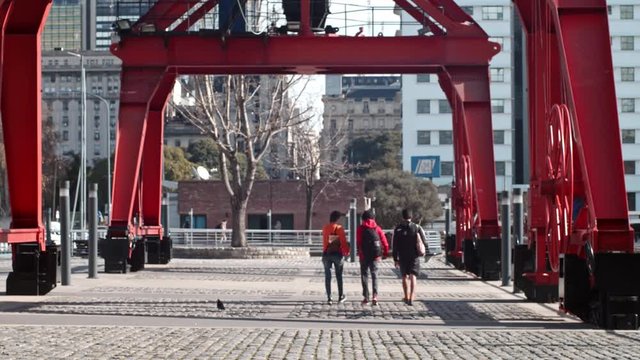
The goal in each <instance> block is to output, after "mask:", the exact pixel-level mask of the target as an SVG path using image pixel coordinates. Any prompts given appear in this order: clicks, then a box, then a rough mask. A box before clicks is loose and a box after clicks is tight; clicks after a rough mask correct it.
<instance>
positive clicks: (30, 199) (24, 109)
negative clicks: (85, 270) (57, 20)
mask: <svg viewBox="0 0 640 360" xmlns="http://www.w3.org/2000/svg"><path fill="white" fill-rule="evenodd" d="M11 3H12V7H11ZM10 7H11V11H10V12H9V8H10ZM50 7H51V0H35V1H16V2H6V1H5V2H3V3H2V5H1V7H0V11H1V12H2V13H0V16H1V17H4V19H0V20H4V21H3V22H4V36H2V46H3V51H2V75H1V76H0V78H1V79H2V89H1V90H0V93H1V94H2V103H1V104H0V111H1V113H2V124H3V132H4V146H5V154H6V161H7V178H8V182H9V194H10V204H11V214H12V222H11V230H9V231H8V232H3V234H2V235H3V237H4V239H5V240H6V241H8V242H9V243H35V242H37V243H39V245H40V250H42V251H44V250H45V244H44V229H43V224H42V142H41V138H42V137H41V136H42V127H41V100H40V99H41V96H40V87H41V75H40V67H41V64H40V63H41V57H40V34H41V32H42V28H43V27H44V22H45V19H46V17H47V14H48V13H49V8H50ZM3 15H4V16H3Z"/></svg>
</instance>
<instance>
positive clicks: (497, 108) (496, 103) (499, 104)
mask: <svg viewBox="0 0 640 360" xmlns="http://www.w3.org/2000/svg"><path fill="white" fill-rule="evenodd" d="M491 112H492V113H494V114H504V99H498V100H491Z"/></svg>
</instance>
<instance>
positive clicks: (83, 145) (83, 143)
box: [55, 48, 87, 230]
mask: <svg viewBox="0 0 640 360" xmlns="http://www.w3.org/2000/svg"><path fill="white" fill-rule="evenodd" d="M55 50H56V51H61V52H64V53H66V54H69V55H71V56H75V57H77V58H79V59H80V93H81V102H80V104H81V105H80V109H81V122H80V133H81V135H80V176H79V179H78V181H79V182H80V230H84V229H85V227H86V226H85V221H86V216H85V210H86V209H85V207H86V205H85V204H86V203H87V202H86V196H87V194H86V193H87V75H86V72H85V68H84V56H83V55H82V54H79V53H75V52H72V51H68V50H64V49H63V48H56V49H55ZM71 217H72V220H71V227H72V228H73V224H74V220H73V218H74V217H75V201H74V211H73V213H72V215H71Z"/></svg>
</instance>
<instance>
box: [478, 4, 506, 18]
mask: <svg viewBox="0 0 640 360" xmlns="http://www.w3.org/2000/svg"><path fill="white" fill-rule="evenodd" d="M503 19H504V14H503V8H502V6H483V7H482V20H503Z"/></svg>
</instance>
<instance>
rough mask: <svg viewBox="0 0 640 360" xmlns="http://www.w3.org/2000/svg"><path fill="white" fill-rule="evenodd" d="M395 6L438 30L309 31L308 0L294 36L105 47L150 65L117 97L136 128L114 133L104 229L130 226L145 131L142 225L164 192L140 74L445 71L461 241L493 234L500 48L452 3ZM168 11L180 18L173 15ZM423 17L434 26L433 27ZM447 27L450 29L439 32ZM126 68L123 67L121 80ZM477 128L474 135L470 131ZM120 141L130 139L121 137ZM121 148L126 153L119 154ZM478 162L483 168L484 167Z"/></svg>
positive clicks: (164, 6) (141, 40) (164, 37)
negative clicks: (492, 64)
mask: <svg viewBox="0 0 640 360" xmlns="http://www.w3.org/2000/svg"><path fill="white" fill-rule="evenodd" d="M208 4H209V5H208V6H210V7H213V6H214V5H215V4H213V2H209V3H208ZM397 4H398V5H399V6H401V7H402V8H403V9H405V10H407V11H408V12H409V13H410V14H412V15H413V16H414V17H416V19H417V20H418V21H421V22H422V23H423V24H424V25H426V26H429V27H430V29H431V31H432V32H433V33H434V34H436V35H440V36H411V37H409V36H407V37H399V38H398V37H395V38H384V37H377V38H371V37H369V38H367V37H359V38H350V37H335V36H331V37H329V36H326V37H325V36H312V34H311V29H310V20H309V13H308V11H305V9H309V2H308V0H307V1H303V2H301V7H302V18H301V30H300V33H299V35H298V36H246V35H243V36H242V37H234V36H224V37H222V36H220V35H219V34H218V35H213V34H198V35H195V34H194V35H195V36H185V35H181V36H177V35H178V34H176V36H172V35H173V34H174V32H168V33H163V34H144V36H135V34H123V35H125V36H123V39H122V41H121V42H120V43H119V44H114V45H113V46H112V48H111V50H112V52H113V53H114V54H115V55H116V56H118V57H119V58H120V59H122V61H123V64H124V66H123V67H124V69H125V72H127V71H128V70H126V69H137V70H136V72H137V73H139V72H140V71H141V70H140V69H144V68H147V67H151V68H153V69H154V70H153V74H152V75H148V76H147V79H146V80H144V76H138V78H137V79H135V80H133V81H131V82H130V83H129V84H126V83H124V82H123V86H122V99H123V101H122V102H121V103H122V104H123V105H124V106H122V105H121V117H120V127H121V128H124V127H128V126H130V127H132V129H133V130H134V131H132V133H133V134H137V135H133V134H132V135H130V136H129V138H128V139H124V138H120V139H119V141H118V147H120V146H121V144H122V146H128V147H129V148H130V149H127V150H123V149H120V148H118V149H117V150H116V165H115V174H114V209H113V212H114V216H113V222H112V224H111V227H110V229H113V230H114V231H115V230H116V229H129V230H133V228H132V225H131V223H130V221H129V220H128V219H131V218H132V216H133V209H134V208H137V207H138V206H137V205H136V203H135V201H134V200H135V199H134V198H133V196H134V193H136V192H137V190H135V188H136V186H137V185H136V184H138V182H137V181H138V180H137V179H136V176H137V174H134V173H135V172H136V169H140V161H139V159H138V160H137V161H136V160H135V157H134V156H131V155H132V154H135V153H138V154H142V153H141V152H140V151H139V148H140V145H136V144H141V141H145V139H146V141H145V148H144V158H145V163H144V165H143V167H142V172H143V176H144V189H142V194H143V200H142V214H143V224H144V226H143V227H142V228H141V229H143V228H145V227H146V226H147V225H150V226H155V223H156V222H157V216H156V214H157V213H156V209H159V204H160V197H159V196H158V195H159V193H158V192H157V191H156V186H155V185H153V186H151V190H149V185H150V183H154V184H156V183H157V182H158V181H154V180H151V179H152V178H153V177H154V176H156V175H153V174H159V172H158V171H157V168H156V165H157V164H158V162H157V161H156V160H152V161H151V163H150V164H149V163H148V161H149V158H151V159H155V156H151V157H148V155H149V154H152V153H154V151H156V150H157V149H158V147H157V144H156V145H154V146H152V145H150V140H151V139H152V135H151V131H152V130H151V129H152V125H151V122H152V121H155V118H157V117H158V114H156V113H155V111H154V110H153V109H152V107H153V106H152V105H150V107H149V108H148V109H146V110H147V111H148V113H147V115H144V114H143V106H142V104H143V103H144V102H145V101H147V102H149V101H150V99H151V97H152V96H155V95H152V94H151V93H152V91H151V89H150V86H146V88H145V90H142V91H141V90H139V89H137V88H139V87H142V86H143V84H142V83H143V82H144V81H148V82H150V83H153V84H157V83H158V82H159V81H161V80H160V79H161V76H160V75H159V73H158V71H160V69H165V70H166V71H167V74H175V73H177V74H255V73H271V74H292V73H303V74H329V73H390V72H391V73H429V72H431V73H438V72H442V71H443V69H444V72H443V74H444V77H442V79H444V80H442V81H441V84H442V86H443V89H445V92H448V93H449V95H448V97H449V99H450V101H452V100H453V103H452V108H453V109H455V111H454V123H455V124H454V133H455V136H454V139H455V143H456V149H458V150H459V151H456V156H455V157H456V164H457V165H459V164H465V165H463V167H464V168H465V169H466V172H465V171H463V170H462V169H458V171H459V172H458V173H459V174H466V175H465V176H462V177H460V178H459V179H458V180H457V182H458V186H457V190H456V192H457V193H458V194H459V196H458V197H459V198H460V199H463V200H462V201H460V202H459V204H460V205H461V206H457V207H456V209H457V210H456V213H457V214H458V216H459V219H462V218H463V217H464V218H465V219H466V220H465V221H461V222H460V224H466V226H465V227H464V231H458V233H459V234H460V235H461V236H459V241H462V239H465V238H466V239H471V238H473V235H480V236H487V237H495V236H498V235H499V233H500V231H499V227H498V226H497V201H496V196H495V194H496V192H495V180H494V178H495V177H494V175H493V174H494V162H493V152H492V150H493V145H492V144H493V138H492V132H491V113H490V100H489V78H488V71H487V69H488V63H489V60H490V59H491V58H492V57H493V56H494V55H496V54H497V53H498V51H499V46H498V45H497V44H494V43H490V42H489V41H488V37H487V35H486V33H485V32H484V31H482V29H481V28H480V27H479V26H477V24H475V23H474V22H473V19H471V18H470V17H469V16H468V15H467V14H466V13H465V12H464V11H462V10H461V9H460V8H459V7H457V6H456V5H455V3H453V2H452V1H441V2H440V3H439V4H434V3H433V2H431V1H413V4H411V3H409V2H408V1H406V0H398V1H397ZM169 5H170V4H169V3H168V2H165V1H161V2H159V3H158V4H156V7H154V9H152V11H150V13H152V14H149V15H148V16H145V17H143V18H142V19H141V20H140V21H139V22H138V23H143V22H148V21H151V19H152V18H153V17H164V16H165V15H166V14H168V13H170V9H171V6H169ZM205 5H206V4H203V5H202V7H204V6H205ZM160 14H162V15H160ZM194 14H195V15H194ZM152 15H153V16H152ZM174 15H176V16H179V15H178V14H177V13H176V14H174ZM427 15H429V16H431V17H432V18H433V19H435V20H436V21H437V22H438V24H439V25H437V26H436V25H434V23H433V22H432V21H431V20H430V19H429V18H428V17H427ZM192 16H193V18H191V19H189V21H191V20H194V19H197V18H198V17H199V16H201V14H196V12H194V13H193V14H192ZM189 24H190V23H189V22H188V21H187V20H185V21H183V23H182V24H180V25H178V27H177V28H176V30H177V31H176V32H175V33H177V32H179V31H180V32H183V31H184V30H186V29H188V26H189ZM444 34H446V35H447V36H446V37H445V36H442V35H444ZM202 49H206V51H202ZM128 76H129V75H127V74H123V81H124V80H127V77H128ZM162 87H163V86H162V85H160V86H159V88H158V90H153V91H157V94H158V96H157V97H156V99H157V100H162V101H164V98H163V97H162V96H161V95H162V94H163V92H162V91H160V90H159V89H161V88H162ZM128 94H135V97H137V98H138V100H136V101H133V102H134V103H135V105H133V104H131V105H129V104H128V103H130V102H132V101H130V99H128V98H129V95H128ZM141 94H144V95H142V96H141ZM132 96H133V95H132ZM163 105H164V103H163ZM130 112H135V115H133V114H132V115H128V113H130ZM127 118H129V119H127ZM119 131H120V132H122V130H119ZM471 134H474V135H473V136H471ZM476 135H479V137H478V138H477V139H472V137H475V136H476ZM153 137H155V136H153ZM154 141H155V139H154ZM125 142H126V143H127V144H128V145H124V144H125ZM160 149H161V148H160ZM134 150H135V151H134ZM125 153H126V154H127V156H126V157H125V156H123V155H121V154H125ZM136 164H137V165H136ZM481 169H482V170H484V169H489V172H486V171H481ZM146 174H149V175H148V176H147V175H146ZM487 174H488V175H487ZM123 178H124V179H123ZM127 199H130V200H127ZM116 204H118V205H116ZM152 223H154V225H151V224H152ZM110 231H111V230H110ZM112 233H113V232H112ZM458 248H460V247H458Z"/></svg>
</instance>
